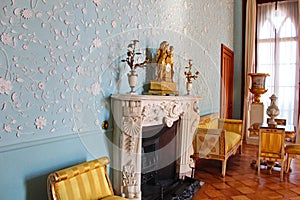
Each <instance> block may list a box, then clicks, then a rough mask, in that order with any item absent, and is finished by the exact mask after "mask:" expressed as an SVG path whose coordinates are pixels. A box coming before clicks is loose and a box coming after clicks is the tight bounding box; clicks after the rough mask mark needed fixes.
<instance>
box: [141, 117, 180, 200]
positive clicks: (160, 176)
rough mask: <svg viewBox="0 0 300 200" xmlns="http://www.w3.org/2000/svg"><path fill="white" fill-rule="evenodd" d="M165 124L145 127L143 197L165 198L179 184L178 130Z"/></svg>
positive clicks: (174, 125) (146, 198)
mask: <svg viewBox="0 0 300 200" xmlns="http://www.w3.org/2000/svg"><path fill="white" fill-rule="evenodd" d="M177 125H178V122H175V123H174V124H173V126H172V127H170V128H169V127H167V126H163V125H158V126H151V127H143V139H142V184H141V187H142V197H143V198H142V199H143V200H148V199H149V200H150V199H151V200H154V199H164V196H166V195H167V194H168V192H169V191H170V190H171V189H174V187H175V186H176V185H178V182H179V179H178V174H177V173H176V160H177V158H176V130H177Z"/></svg>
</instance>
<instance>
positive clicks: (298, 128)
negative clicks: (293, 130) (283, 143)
mask: <svg viewBox="0 0 300 200" xmlns="http://www.w3.org/2000/svg"><path fill="white" fill-rule="evenodd" d="M299 10H300V3H299V0H298V11H299ZM298 33H300V15H299V14H298ZM299 53H300V36H299V34H298V56H299ZM299 57H300V56H299ZM298 77H299V79H300V66H298ZM298 91H299V96H300V88H299V84H298ZM299 96H298V102H299V101H300V97H299ZM298 105H299V104H298ZM297 132H298V134H297V138H296V143H298V144H300V137H299V135H300V133H299V132H300V108H298V127H297Z"/></svg>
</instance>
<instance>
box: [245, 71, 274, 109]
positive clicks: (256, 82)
mask: <svg viewBox="0 0 300 200" xmlns="http://www.w3.org/2000/svg"><path fill="white" fill-rule="evenodd" d="M248 75H249V76H250V77H251V83H252V84H251V88H250V92H251V93H252V94H254V103H259V104H261V103H262V102H261V101H260V96H261V95H262V94H264V93H266V92H267V91H268V90H266V89H265V82H266V77H267V76H269V74H266V73H249V74H248Z"/></svg>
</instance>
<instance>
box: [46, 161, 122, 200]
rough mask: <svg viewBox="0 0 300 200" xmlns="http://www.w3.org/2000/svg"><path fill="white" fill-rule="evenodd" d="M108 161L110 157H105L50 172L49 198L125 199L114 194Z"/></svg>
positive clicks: (74, 199) (60, 199)
mask: <svg viewBox="0 0 300 200" xmlns="http://www.w3.org/2000/svg"><path fill="white" fill-rule="evenodd" d="M108 163H109V159H108V158H107V157H103V158H99V159H96V160H92V161H89V162H84V163H81V164H79V165H76V166H72V167H69V168H66V169H62V170H60V171H57V172H54V173H52V174H50V175H49V177H48V192H49V195H48V196H49V199H55V200H88V199H125V198H122V197H117V196H114V193H113V190H112V186H111V184H110V181H109V177H108V174H107V169H106V165H107V164H108Z"/></svg>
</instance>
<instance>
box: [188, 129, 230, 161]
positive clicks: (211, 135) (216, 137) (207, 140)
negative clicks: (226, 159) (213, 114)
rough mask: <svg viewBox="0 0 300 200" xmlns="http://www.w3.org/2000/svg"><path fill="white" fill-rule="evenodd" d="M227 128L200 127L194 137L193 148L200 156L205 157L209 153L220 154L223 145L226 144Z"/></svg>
mask: <svg viewBox="0 0 300 200" xmlns="http://www.w3.org/2000/svg"><path fill="white" fill-rule="evenodd" d="M225 132H226V131H225V130H223V129H207V128H198V129H197V131H196V134H195V135H194V139H193V148H194V152H195V154H197V156H199V157H205V156H207V155H208V154H216V155H217V154H219V153H220V151H221V152H222V151H224V150H222V149H220V147H221V146H224V144H225Z"/></svg>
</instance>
